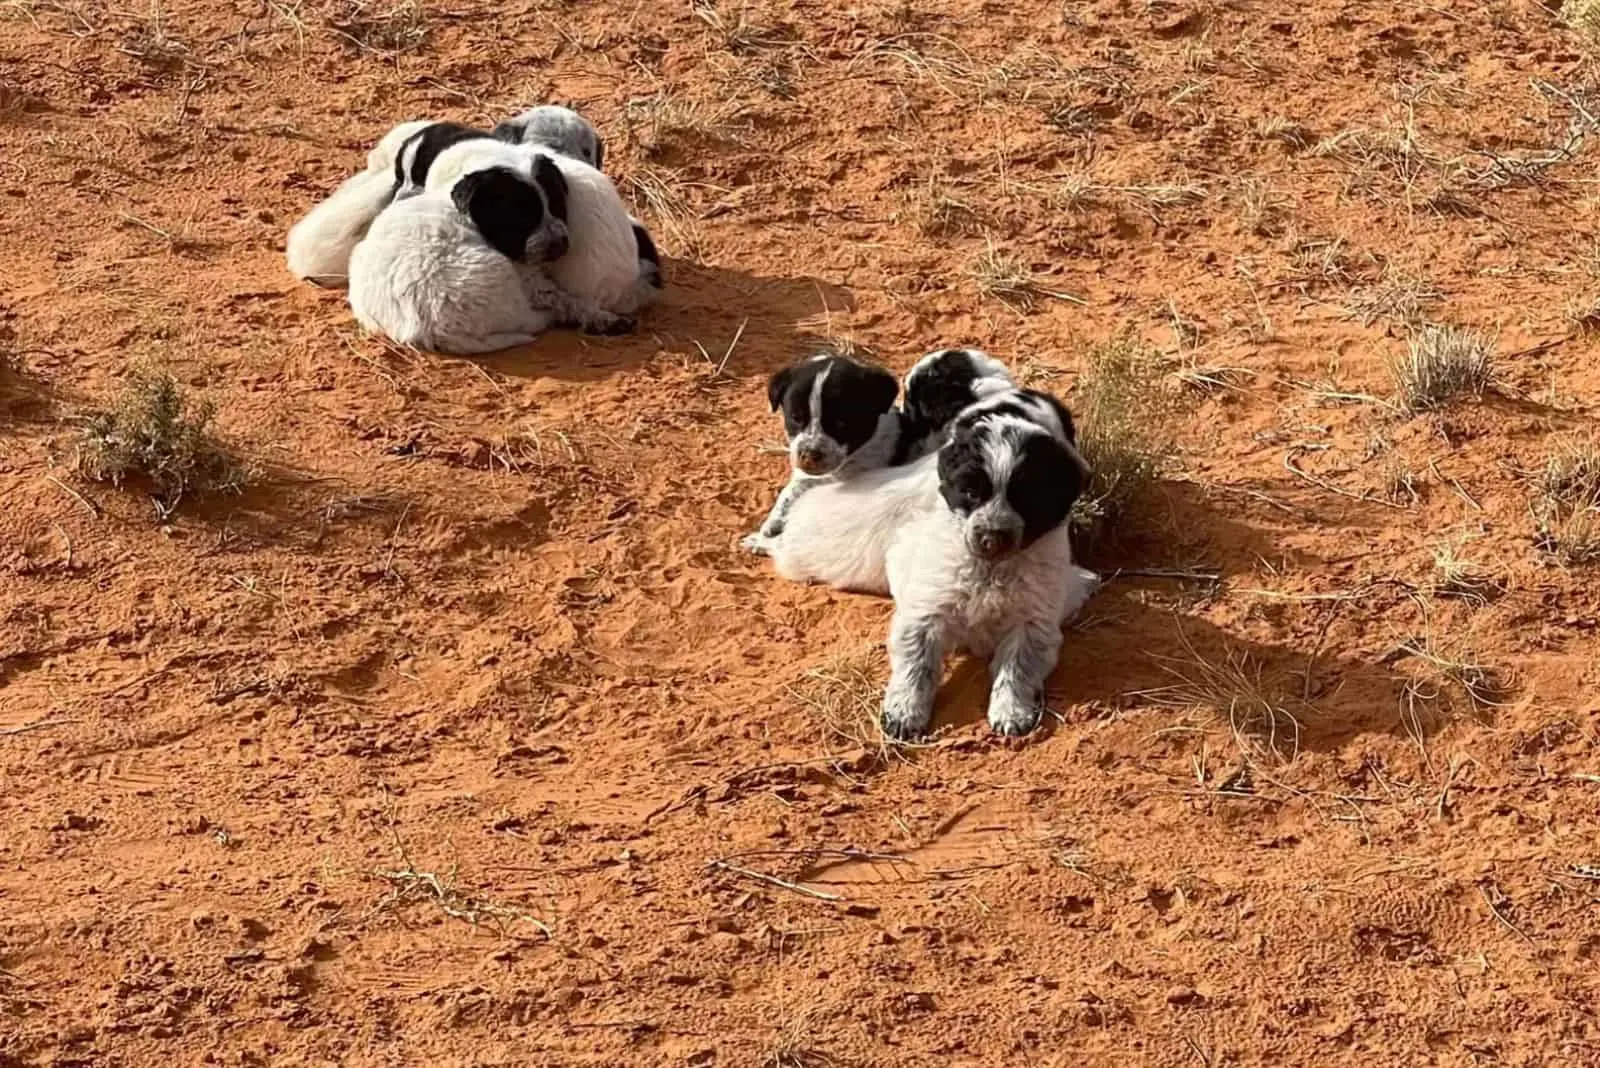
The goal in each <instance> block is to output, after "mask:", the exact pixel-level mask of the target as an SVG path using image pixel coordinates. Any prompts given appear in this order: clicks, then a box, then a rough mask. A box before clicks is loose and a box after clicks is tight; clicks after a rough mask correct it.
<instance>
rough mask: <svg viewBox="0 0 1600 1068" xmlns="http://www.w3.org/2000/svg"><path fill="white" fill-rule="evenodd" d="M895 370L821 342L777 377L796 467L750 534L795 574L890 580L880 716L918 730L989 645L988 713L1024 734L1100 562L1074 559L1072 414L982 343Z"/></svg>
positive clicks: (862, 587)
mask: <svg viewBox="0 0 1600 1068" xmlns="http://www.w3.org/2000/svg"><path fill="white" fill-rule="evenodd" d="M899 392H900V389H899V384H898V383H897V382H896V381H895V378H894V375H892V374H891V373H890V372H888V371H887V370H885V369H883V368H881V367H875V366H871V365H868V364H864V363H860V362H858V361H856V360H852V359H849V358H847V357H844V356H837V355H831V354H826V353H825V354H822V355H819V356H815V357H812V358H811V359H809V360H807V361H805V362H803V363H799V364H796V365H794V366H792V367H788V368H785V369H783V370H781V371H779V372H778V373H777V374H775V375H773V376H772V378H771V380H770V381H769V383H768V399H769V400H770V401H771V403H772V408H773V410H774V411H778V410H780V409H781V410H782V411H783V420H784V427H785V430H786V431H787V434H788V438H789V455H790V463H791V466H792V472H791V476H790V479H789V482H788V484H787V485H785V486H784V488H783V491H782V493H781V494H780V495H779V497H778V501H777V503H776V504H775V505H774V506H773V509H772V512H771V513H770V514H769V515H768V516H767V518H766V521H765V522H763V523H762V525H761V529H760V530H759V531H758V532H757V533H755V534H752V535H750V536H749V537H747V538H745V539H744V542H743V545H744V547H745V548H747V549H749V550H750V551H752V552H756V553H759V554H762V555H769V556H771V557H772V558H773V562H774V564H775V565H776V566H777V569H778V573H779V574H781V575H783V576H784V577H785V578H788V579H792V580H795V581H799V582H821V583H825V584H827V585H830V586H833V587H835V588H838V589H843V590H855V591H859V592H866V593H879V594H884V593H886V594H889V595H890V596H892V597H893V598H894V605H895V610H894V619H893V622H892V623H891V624H890V628H889V667H890V674H889V685H888V688H887V690H886V691H885V693H884V697H883V729H884V732H885V733H886V734H888V735H889V736H890V737H893V738H901V739H904V738H912V737H916V736H917V735H920V734H922V733H924V732H925V731H926V730H927V727H928V723H929V721H930V720H931V719H932V716H933V704H934V698H935V695H936V693H937V691H938V687H939V681H940V677H941V674H942V668H943V661H944V654H945V653H946V652H947V651H959V650H962V649H965V650H967V651H969V652H971V653H973V654H974V655H977V656H984V657H988V658H990V665H989V667H990V680H991V689H990V694H989V725H990V727H992V728H993V729H994V730H995V731H996V732H998V733H1001V734H1008V735H1020V734H1026V733H1028V732H1029V731H1031V730H1033V728H1034V727H1035V726H1037V725H1038V723H1039V720H1040V718H1041V716H1042V715H1043V712H1044V704H1043V701H1044V686H1045V682H1046V680H1047V679H1048V678H1049V676H1050V673H1051V672H1052V671H1054V670H1055V666H1056V660H1057V657H1058V656H1059V654H1060V650H1061V626H1062V624H1063V623H1064V622H1065V621H1066V620H1067V619H1069V618H1071V617H1072V616H1073V615H1075V614H1076V613H1077V612H1078V610H1079V609H1080V608H1082V607H1083V604H1084V602H1085V601H1087V600H1088V598H1089V597H1090V595H1092V594H1093V593H1094V590H1095V588H1096V587H1097V586H1098V584H1099V578H1098V577H1097V576H1096V575H1095V574H1094V573H1093V572H1090V571H1086V570H1084V569H1083V568H1081V567H1078V566H1077V565H1076V564H1074V562H1073V559H1072V545H1071V540H1070V527H1069V524H1068V522H1067V519H1068V514H1069V513H1070V512H1071V510H1072V505H1073V502H1074V501H1076V500H1077V498H1078V495H1079V494H1080V493H1081V492H1082V491H1083V488H1084V485H1085V484H1086V482H1087V480H1088V478H1089V474H1090V472H1089V468H1088V465H1087V464H1086V463H1085V462H1084V460H1083V457H1082V456H1081V455H1079V453H1078V449H1077V435H1076V431H1075V428H1074V427H1073V423H1072V416H1071V414H1070V413H1069V412H1068V411H1067V409H1066V407H1065V406H1064V405H1063V404H1062V403H1061V402H1060V401H1059V400H1057V399H1056V398H1055V397H1053V396H1051V395H1050V394H1048V393H1043V392H1040V391H1038V390H1032V389H1022V388H1020V387H1018V386H1017V385H1016V383H1015V382H1014V381H1013V380H1012V378H1011V375H1010V373H1009V372H1008V371H1007V370H1006V369H1005V367H1004V366H1003V365H1002V364H1000V363H999V362H998V361H997V360H994V359H992V358H991V357H989V356H987V355H985V354H984V353H982V352H979V351H977V350H975V349H944V350H940V351H937V352H933V353H929V354H928V355H927V356H924V357H923V358H922V359H921V360H920V361H918V363H917V364H916V366H914V367H913V368H912V369H911V371H910V372H909V373H908V374H907V375H906V380H905V403H904V406H903V407H902V408H898V409H897V408H896V407H895V400H896V397H897V396H898V394H899Z"/></svg>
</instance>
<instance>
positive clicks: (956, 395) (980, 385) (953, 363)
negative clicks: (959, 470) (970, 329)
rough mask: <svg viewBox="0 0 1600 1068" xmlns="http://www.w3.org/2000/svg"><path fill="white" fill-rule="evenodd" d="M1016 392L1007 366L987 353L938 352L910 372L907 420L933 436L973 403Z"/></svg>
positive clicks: (930, 354)
mask: <svg viewBox="0 0 1600 1068" xmlns="http://www.w3.org/2000/svg"><path fill="white" fill-rule="evenodd" d="M1014 388H1015V383H1013V382H1012V380H1011V372H1009V371H1007V370H1006V367H1005V364H1003V363H1001V362H1000V361H999V360H996V359H995V358H994V357H992V356H990V355H988V354H987V353H985V352H983V351H981V350H979V349H938V350H936V351H934V352H930V353H928V354H927V355H926V356H924V357H922V359H920V360H918V361H917V362H916V364H915V365H914V366H913V367H912V368H911V370H910V371H908V372H906V399H905V412H906V418H907V419H909V420H911V422H912V424H913V425H914V426H916V427H917V428H918V430H919V431H920V432H921V433H933V432H935V431H938V430H942V429H944V428H945V427H946V426H948V425H949V423H950V420H952V419H954V418H955V417H956V415H957V414H959V413H960V412H961V410H962V409H964V408H966V407H967V405H969V404H971V403H972V402H973V401H975V400H978V399H980V398H982V397H986V396H989V395H991V394H993V393H996V392H1000V391H1005V390H1010V389H1014Z"/></svg>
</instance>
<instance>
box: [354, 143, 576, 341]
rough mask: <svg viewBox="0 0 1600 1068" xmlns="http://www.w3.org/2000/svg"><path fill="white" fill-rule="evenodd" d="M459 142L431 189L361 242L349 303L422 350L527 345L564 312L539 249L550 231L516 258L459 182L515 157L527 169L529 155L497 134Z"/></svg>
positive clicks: (369, 324)
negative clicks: (477, 217)
mask: <svg viewBox="0 0 1600 1068" xmlns="http://www.w3.org/2000/svg"><path fill="white" fill-rule="evenodd" d="M457 148H460V149H461V150H462V151H461V152H460V154H459V155H460V156H461V157H462V158H459V159H454V160H450V161H449V162H448V163H447V157H449V156H451V155H452V153H455V152H456V149H454V148H453V149H451V150H448V151H446V152H444V153H441V154H440V156H439V160H438V161H437V163H436V164H435V166H434V168H433V169H432V170H431V171H430V173H429V176H428V188H427V189H426V190H424V191H423V192H422V193H421V194H419V195H417V196H415V197H411V198H409V199H407V200H402V201H399V202H397V203H395V204H393V205H391V206H390V207H389V208H388V209H387V210H386V211H384V212H383V214H381V215H379V216H378V218H377V220H376V221H375V222H374V223H373V224H372V228H371V229H370V231H369V232H368V234H367V237H366V239H365V240H364V241H362V242H361V243H360V244H359V245H357V246H356V249H355V252H354V253H353V254H352V255H351V257H350V307H351V309H352V310H354V312H355V314H356V318H357V319H358V320H359V321H360V322H361V324H362V325H363V326H365V327H366V328H367V329H368V330H372V331H374V332H377V333H382V334H385V335H387V336H388V337H389V338H391V339H393V340H394V341H397V342H399V343H400V344H402V345H409V346H412V347H414V348H420V349H428V350H432V351H437V352H449V353H461V354H471V353H482V352H494V351H496V350H499V349H504V348H510V347H512V346H515V345H525V344H527V343H529V342H531V341H533V340H534V339H535V338H536V337H537V336H538V335H539V334H540V333H541V332H542V331H544V330H545V329H546V328H548V327H549V326H550V325H552V323H553V322H554V321H555V319H556V318H557V315H556V313H555V312H554V311H553V310H552V309H553V308H554V307H557V306H558V305H557V304H556V302H555V298H554V295H553V291H554V286H553V284H552V283H551V281H550V279H549V278H548V276H547V275H545V273H544V271H543V264H542V263H541V262H540V256H539V250H538V248H536V247H535V245H536V242H538V241H541V240H544V239H547V237H548V234H547V233H546V232H545V231H541V232H540V233H539V234H536V235H535V237H534V238H533V239H530V241H529V246H530V256H529V262H527V263H516V262H514V261H512V260H511V259H509V258H507V257H506V256H505V255H503V254H501V253H500V252H499V251H497V250H496V249H494V248H493V247H491V246H490V245H489V244H488V243H487V242H486V241H485V240H484V238H483V235H482V234H481V233H479V232H478V229H477V227H476V226H474V225H473V224H472V220H471V219H469V218H468V217H467V216H465V215H463V214H462V213H461V212H460V211H459V210H458V209H457V208H456V205H455V203H454V201H453V200H452V199H451V196H450V188H451V186H452V185H453V184H454V182H455V181H457V180H459V179H460V177H462V176H463V175H465V174H468V173H471V172H472V171H474V170H478V169H482V168H486V167H491V166H497V165H508V161H510V164H511V165H515V164H518V163H520V164H521V165H522V166H524V167H526V165H527V164H528V162H529V159H528V157H527V155H526V154H525V153H519V152H516V151H515V150H514V149H512V148H511V146H508V145H504V144H502V143H500V142H496V141H482V142H468V143H466V144H464V145H462V146H457ZM495 149H500V150H504V151H499V152H497V151H495ZM506 153H510V155H507V154H506ZM439 164H446V166H445V168H444V169H443V170H441V169H440V166H439ZM524 173H525V172H524ZM447 177H448V179H449V180H448V181H446V180H445V179H446V178H447ZM547 222H548V220H547ZM546 230H548V226H547V227H546Z"/></svg>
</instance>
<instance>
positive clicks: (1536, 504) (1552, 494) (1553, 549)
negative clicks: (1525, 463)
mask: <svg viewBox="0 0 1600 1068" xmlns="http://www.w3.org/2000/svg"><path fill="white" fill-rule="evenodd" d="M1533 516H1534V522H1535V524H1536V525H1537V528H1538V543H1539V547H1540V548H1542V549H1543V550H1544V551H1545V552H1547V553H1549V554H1550V555H1551V556H1553V557H1555V558H1556V559H1557V560H1558V561H1560V562H1561V563H1563V564H1568V565H1573V564H1588V563H1593V562H1594V561H1596V560H1600V444H1597V443H1596V442H1595V441H1594V440H1593V439H1583V440H1578V441H1568V442H1564V443H1563V444H1562V445H1561V446H1560V447H1559V448H1558V449H1557V450H1556V451H1555V452H1554V453H1552V454H1551V455H1550V456H1549V457H1548V458H1547V459H1546V460H1545V464H1544V468H1543V469H1542V470H1541V471H1540V472H1539V475H1538V478H1537V480H1536V483H1535V487H1534V500H1533Z"/></svg>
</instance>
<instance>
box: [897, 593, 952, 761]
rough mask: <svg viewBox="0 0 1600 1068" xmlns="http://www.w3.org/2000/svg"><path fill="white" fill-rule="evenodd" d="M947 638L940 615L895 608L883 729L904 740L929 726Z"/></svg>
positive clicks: (917, 734)
mask: <svg viewBox="0 0 1600 1068" xmlns="http://www.w3.org/2000/svg"><path fill="white" fill-rule="evenodd" d="M943 664H944V642H943V638H942V636H941V634H940V633H939V625H938V620H937V619H930V618H928V617H926V616H915V615H909V614H907V613H905V612H900V611H896V612H895V614H894V620H893V621H892V622H891V623H890V624H889V685H888V686H887V687H886V688H885V689H884V692H883V733H884V734H886V735H888V736H889V737H890V738H897V739H900V740H901V741H904V740H906V739H909V738H915V737H917V736H919V735H921V734H923V733H924V732H926V731H927V729H928V723H929V721H930V720H932V719H933V700H934V697H935V696H936V695H937V694H938V691H939V670H940V668H941V667H942V666H943Z"/></svg>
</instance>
